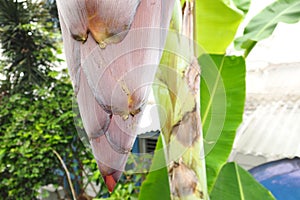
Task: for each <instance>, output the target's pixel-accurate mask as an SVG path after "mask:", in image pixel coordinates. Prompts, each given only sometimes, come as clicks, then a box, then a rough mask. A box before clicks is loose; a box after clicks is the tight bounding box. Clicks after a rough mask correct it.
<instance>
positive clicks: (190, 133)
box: [154, 0, 209, 200]
mask: <svg viewBox="0 0 300 200" xmlns="http://www.w3.org/2000/svg"><path fill="white" fill-rule="evenodd" d="M195 3H197V2H194V1H193V0H187V1H186V2H185V6H184V9H183V16H182V20H178V19H177V20H174V21H178V22H182V26H180V25H177V26H176V27H182V29H181V35H179V36H178V34H176V33H175V34H174V33H169V36H168V40H167V45H166V49H165V53H164V56H163V59H162V65H161V66H160V68H159V70H158V73H157V79H158V84H157V85H158V86H155V87H154V90H155V94H156V99H157V101H158V102H159V104H161V106H162V107H163V108H166V109H165V110H164V111H163V112H160V115H161V118H166V121H163V124H161V126H162V131H163V136H164V137H163V138H164V142H165V144H164V146H165V147H166V148H165V156H166V160H167V164H168V171H169V183H170V192H171V199H178V200H179V199H180V200H182V199H209V197H208V194H207V185H206V168H205V159H204V149H203V137H202V125H201V118H200V96H199V95H200V91H199V88H200V66H199V64H198V60H197V57H198V56H199V55H200V53H201V49H199V48H198V46H197V45H196V44H195V43H194V29H195V27H194V26H195V19H194V16H195V10H194V5H195ZM179 6H180V4H179ZM176 16H177V15H176ZM170 52H171V53H170ZM161 86H163V87H161ZM165 88H167V91H165ZM162 91H164V92H162ZM162 93H164V94H166V93H167V94H169V95H164V96H162V95H161V94H162ZM170 105H171V106H170ZM166 115H167V117H165V116H166Z"/></svg>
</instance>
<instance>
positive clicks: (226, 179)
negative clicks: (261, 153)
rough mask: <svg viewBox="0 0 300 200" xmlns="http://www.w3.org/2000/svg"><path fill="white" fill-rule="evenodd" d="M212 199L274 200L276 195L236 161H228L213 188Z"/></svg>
mask: <svg viewBox="0 0 300 200" xmlns="http://www.w3.org/2000/svg"><path fill="white" fill-rule="evenodd" d="M210 199H211V200H220V199H222V200H232V199H234V200H253V199H263V200H269V199H270V200H271V199H272V200H274V199H275V198H274V196H273V195H272V194H271V193H270V192H269V191H268V190H267V189H265V188H264V187H263V186H262V185H261V184H260V183H258V182H257V181H256V180H255V179H254V178H253V177H252V176H251V174H249V172H247V171H246V170H244V169H243V168H241V167H240V166H238V165H237V164H236V163H227V164H226V165H225V166H224V167H223V168H222V170H221V172H220V175H219V176H218V179H217V181H216V184H215V187H214V188H213V190H212V192H211V195H210Z"/></svg>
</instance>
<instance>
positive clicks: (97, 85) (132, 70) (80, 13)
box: [57, 0, 174, 191]
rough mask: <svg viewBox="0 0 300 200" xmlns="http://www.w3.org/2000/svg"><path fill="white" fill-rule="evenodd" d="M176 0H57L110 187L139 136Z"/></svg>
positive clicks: (86, 119)
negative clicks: (142, 117)
mask: <svg viewBox="0 0 300 200" xmlns="http://www.w3.org/2000/svg"><path fill="white" fill-rule="evenodd" d="M173 3H174V0H57V7H58V12H59V18H60V23H61V30H62V37H63V43H64V50H65V55H66V61H67V65H68V69H69V74H70V77H71V81H72V84H73V87H74V90H75V95H76V97H77V102H78V105H79V111H80V115H81V118H82V121H83V126H84V128H85V131H86V133H87V135H88V138H89V141H90V144H91V147H92V152H93V154H94V157H95V159H96V161H97V164H98V168H99V170H100V172H101V174H102V176H103V179H104V181H105V183H106V185H107V187H108V189H109V191H112V190H113V189H114V187H115V185H116V183H117V181H118V180H119V178H120V176H121V174H122V172H123V171H124V168H125V164H126V160H127V158H128V154H129V152H130V151H131V148H132V145H133V142H134V140H135V138H136V128H137V125H138V123H139V120H140V117H141V115H142V112H143V108H144V105H145V102H146V100H147V95H148V92H149V87H150V86H151V83H152V82H153V79H154V76H155V72H156V69H157V66H158V64H159V61H160V58H161V55H162V49H163V46H164V44H165V40H166V31H165V29H167V28H168V27H169V22H170V18H171V14H172V10H173Z"/></svg>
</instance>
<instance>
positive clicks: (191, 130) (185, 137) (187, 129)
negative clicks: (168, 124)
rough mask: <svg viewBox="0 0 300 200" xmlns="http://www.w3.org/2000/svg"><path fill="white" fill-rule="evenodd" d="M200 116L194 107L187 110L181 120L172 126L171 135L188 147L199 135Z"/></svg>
mask: <svg viewBox="0 0 300 200" xmlns="http://www.w3.org/2000/svg"><path fill="white" fill-rule="evenodd" d="M199 121H200V116H199V113H198V112H197V111H196V109H194V110H193V111H191V112H187V113H186V114H185V115H184V116H183V118H182V120H181V121H179V122H178V123H177V124H176V125H174V126H173V128H172V132H171V133H172V135H175V136H176V138H177V140H178V141H179V142H180V143H181V144H182V145H184V146H186V147H189V146H191V145H193V144H194V142H195V141H197V139H198V138H199V136H200V133H201V132H200V131H201V129H200V128H201V127H200V126H199Z"/></svg>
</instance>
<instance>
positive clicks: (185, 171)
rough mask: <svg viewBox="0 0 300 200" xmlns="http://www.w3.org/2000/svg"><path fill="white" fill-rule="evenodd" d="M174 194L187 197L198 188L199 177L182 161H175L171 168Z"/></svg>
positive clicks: (170, 173)
mask: <svg viewBox="0 0 300 200" xmlns="http://www.w3.org/2000/svg"><path fill="white" fill-rule="evenodd" d="M169 175H170V180H171V192H172V195H174V196H177V197H180V198H181V197H186V196H188V195H191V194H193V193H194V192H195V191H196V190H197V184H198V179H197V176H196V174H195V172H194V171H193V170H192V169H190V168H189V167H188V166H186V165H185V164H184V163H183V162H182V161H180V162H179V163H174V164H173V166H171V168H170V170H169Z"/></svg>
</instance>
